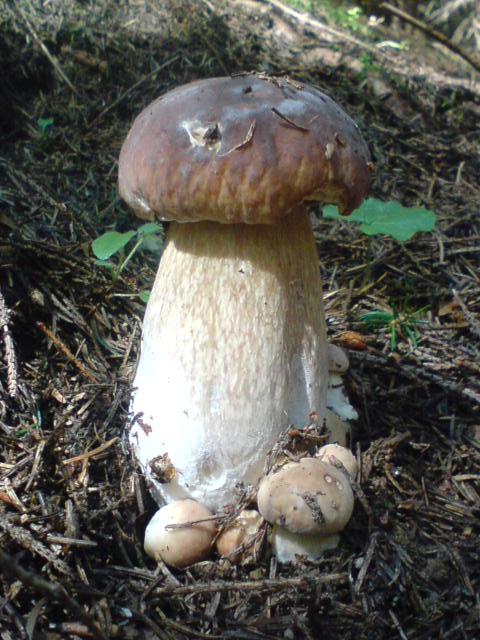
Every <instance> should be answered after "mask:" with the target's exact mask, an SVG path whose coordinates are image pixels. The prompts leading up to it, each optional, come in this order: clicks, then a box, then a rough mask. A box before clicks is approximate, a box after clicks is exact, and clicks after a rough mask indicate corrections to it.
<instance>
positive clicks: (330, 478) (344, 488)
mask: <svg viewBox="0 0 480 640" xmlns="http://www.w3.org/2000/svg"><path fill="white" fill-rule="evenodd" d="M257 502H258V510H259V511H260V513H261V514H262V516H263V517H264V518H265V520H267V522H270V523H271V524H275V525H278V526H279V527H283V528H285V529H287V530H288V531H290V532H292V533H301V534H315V535H316V534H322V535H324V534H328V533H337V532H338V531H341V530H342V529H343V528H344V527H345V526H346V524H347V523H348V521H349V520H350V516H351V515H352V512H353V503H354V498H353V492H352V488H351V486H350V483H349V481H348V479H347V478H346V476H345V475H344V474H343V473H341V471H339V470H338V469H335V468H334V467H331V466H330V465H327V464H324V463H323V462H322V461H320V460H318V459H317V458H303V459H302V460H300V461H299V462H289V463H288V464H286V465H285V466H283V467H282V468H281V469H280V470H279V471H276V472H274V473H271V474H269V475H268V476H266V477H265V478H263V479H262V481H261V483H260V487H259V489H258V496H257Z"/></svg>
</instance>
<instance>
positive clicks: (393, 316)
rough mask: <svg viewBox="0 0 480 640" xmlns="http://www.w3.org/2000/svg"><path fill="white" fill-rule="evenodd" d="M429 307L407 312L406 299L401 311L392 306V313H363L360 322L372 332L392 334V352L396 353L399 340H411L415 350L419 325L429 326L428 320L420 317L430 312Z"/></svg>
mask: <svg viewBox="0 0 480 640" xmlns="http://www.w3.org/2000/svg"><path fill="white" fill-rule="evenodd" d="M428 309H429V305H427V306H425V307H422V308H421V309H417V310H416V311H408V310H407V299H406V298H405V300H404V302H403V305H402V308H401V310H398V309H396V308H395V306H394V305H391V311H387V310H376V311H368V312H367V313H362V314H360V316H359V320H361V321H362V322H363V324H364V325H365V326H366V327H367V328H368V329H369V330H370V331H372V330H374V331H379V332H380V333H386V332H388V331H389V332H390V351H394V350H395V347H396V346H397V339H398V338H403V339H405V338H407V339H408V340H410V342H411V344H412V345H413V348H414V349H416V348H417V346H418V338H419V337H420V332H419V325H421V324H428V320H423V319H421V318H419V316H421V315H423V314H424V313H425V312H426V311H428Z"/></svg>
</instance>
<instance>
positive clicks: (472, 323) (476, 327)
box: [452, 289, 480, 338]
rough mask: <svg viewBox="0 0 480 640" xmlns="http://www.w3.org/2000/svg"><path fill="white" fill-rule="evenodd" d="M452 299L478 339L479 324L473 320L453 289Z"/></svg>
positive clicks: (473, 317) (479, 333) (472, 316)
mask: <svg viewBox="0 0 480 640" xmlns="http://www.w3.org/2000/svg"><path fill="white" fill-rule="evenodd" d="M452 293H453V297H454V298H455V302H456V303H457V304H458V306H459V307H460V309H461V310H462V313H463V315H464V316H465V317H466V319H467V320H468V324H469V326H470V330H471V331H472V333H474V334H475V335H476V336H477V338H480V322H479V321H478V320H477V319H476V318H475V316H474V315H473V313H472V312H471V311H470V309H469V308H468V307H467V305H466V304H465V302H464V301H463V300H462V298H461V297H460V296H459V294H458V292H457V291H456V290H455V289H452Z"/></svg>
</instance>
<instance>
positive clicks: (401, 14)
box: [380, 2, 480, 71]
mask: <svg viewBox="0 0 480 640" xmlns="http://www.w3.org/2000/svg"><path fill="white" fill-rule="evenodd" d="M380 9H383V10H384V11H387V12H388V13H391V14H392V15H394V16H397V18H401V19H402V20H404V21H405V22H408V23H409V24H411V25H413V26H414V27H416V28H417V29H420V31H423V32H424V33H426V34H427V35H428V36H430V37H431V38H433V39H434V40H437V41H438V42H440V43H441V44H443V45H444V46H445V47H447V48H448V49H450V51H453V52H454V53H456V54H457V55H459V56H460V57H461V58H463V59H464V60H466V61H467V62H468V63H469V64H470V65H472V67H473V68H474V69H476V70H477V71H480V61H478V60H476V59H475V58H474V57H473V56H471V55H470V54H469V53H467V52H466V51H463V50H462V49H460V47H457V45H456V44H455V43H453V42H451V41H450V40H449V39H448V38H447V36H444V35H443V33H440V31H437V30H436V29H432V28H431V27H429V26H428V25H426V24H425V23H424V22H422V21H421V20H418V19H417V18H414V17H413V16H411V15H410V14H409V13H406V12H405V11H402V10H401V9H399V8H398V7H394V6H393V5H391V4H390V3H389V2H382V3H381V4H380Z"/></svg>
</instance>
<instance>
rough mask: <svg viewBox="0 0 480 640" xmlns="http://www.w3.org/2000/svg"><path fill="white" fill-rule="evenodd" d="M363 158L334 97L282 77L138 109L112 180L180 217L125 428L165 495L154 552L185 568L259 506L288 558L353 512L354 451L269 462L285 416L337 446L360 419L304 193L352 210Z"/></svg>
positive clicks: (162, 215)
mask: <svg viewBox="0 0 480 640" xmlns="http://www.w3.org/2000/svg"><path fill="white" fill-rule="evenodd" d="M370 166H371V163H370V159H369V153H368V149H367V147H366V144H365V142H364V140H363V138H362V136H361V134H360V132H359V130H358V127H357V126H356V125H355V123H354V122H353V121H352V120H351V119H350V118H349V117H348V116H347V115H346V114H345V113H344V112H343V111H342V110H341V109H340V107H339V106H338V105H337V104H336V103H335V102H334V101H333V100H332V99H331V98H329V97H328V96H327V95H325V94H323V93H322V92H321V91H319V90H317V89H316V88H314V87H311V86H307V85H304V84H301V83H298V82H295V81H292V80H290V79H287V78H271V77H267V76H262V75H253V74H244V75H238V76H235V77H226V78H213V79H209V80H199V81H196V82H192V83H190V84H187V85H184V86H182V87H179V88H177V89H174V90H172V91H170V92H168V93H166V94H165V95H163V96H161V97H160V98H159V99H157V100H156V101H155V102H153V103H152V104H151V105H149V106H148V107H147V108H146V109H144V111H143V112H142V113H141V114H140V115H139V116H138V117H137V119H136V120H135V122H134V124H133V126H132V128H131V130H130V132H129V134H128V136H127V138H126V140H125V142H124V144H123V147H122V150H121V153H120V160H119V191H120V194H121V196H122V197H123V199H124V200H125V201H126V202H127V204H128V205H129V206H130V207H131V208H132V209H133V210H134V211H135V213H136V214H137V215H138V216H139V217H141V218H144V219H147V220H154V219H157V220H165V221H170V226H169V230H168V234H167V239H166V243H165V248H164V252H163V255H162V258H161V261H160V265H159V269H158V273H157V276H156V279H155V283H154V286H153V289H152V292H151V295H150V299H149V302H148V305H147V309H146V313H145V318H144V323H143V331H142V342H141V351H140V357H139V361H138V365H137V370H136V375H135V380H134V392H133V395H132V402H131V412H132V424H131V428H130V432H129V440H130V443H131V445H132V447H133V450H134V453H135V455H136V458H137V459H138V461H139V463H140V465H141V466H142V468H143V470H144V473H145V477H146V479H147V482H148V483H149V487H150V491H151V493H152V495H153V496H154V498H155V499H156V500H157V502H158V504H159V505H165V506H163V507H162V508H161V509H160V510H159V511H158V512H157V514H156V515H155V516H154V517H153V519H152V520H151V522H150V524H149V525H148V527H147V531H146V536H145V549H146V551H147V553H148V554H150V555H152V556H153V557H157V558H162V559H163V560H164V561H165V562H166V563H167V564H171V565H173V566H187V565H188V564H191V563H192V562H195V561H197V560H199V559H202V558H204V557H206V555H208V554H209V553H210V551H211V547H212V541H213V540H214V539H215V538H216V544H217V550H218V551H219V553H220V554H224V553H229V552H230V551H231V550H232V549H233V548H236V547H239V546H240V545H241V544H242V541H243V540H244V539H245V536H247V537H248V536H249V535H251V533H252V532H254V531H255V527H257V528H258V526H260V524H261V522H263V520H262V518H264V519H265V520H266V521H268V522H269V523H271V524H272V525H273V537H272V545H273V550H274V552H275V553H276V554H277V556H278V558H279V560H281V561H290V560H293V559H294V558H295V555H296V554H303V555H307V556H309V557H312V558H314V557H318V555H319V554H320V553H321V552H322V550H323V549H325V548H328V547H329V546H332V545H333V544H335V541H336V537H335V536H336V534H337V532H338V531H340V530H341V529H342V528H343V527H344V526H345V525H346V523H347V521H348V519H349V518H350V515H351V513H352V509H353V493H352V489H351V486H350V481H349V475H350V476H354V475H355V464H354V463H355V460H354V458H353V456H352V454H351V453H350V454H349V453H348V451H347V450H345V449H344V448H343V447H341V448H339V447H338V446H337V445H329V446H330V447H331V446H335V447H336V448H335V449H334V451H333V452H332V450H331V449H328V448H326V449H320V451H319V452H318V455H316V456H311V457H307V458H303V459H300V460H298V461H296V462H288V463H287V464H285V465H284V466H283V467H282V468H280V469H274V470H273V471H272V472H270V473H268V475H266V476H265V477H263V476H264V475H265V473H264V468H265V460H266V458H267V455H268V453H269V451H271V450H272V448H273V447H274V446H275V443H276V442H277V441H278V439H279V437H281V435H282V434H283V433H285V431H286V430H287V429H288V428H289V427H291V426H292V425H294V426H296V427H298V428H301V427H303V426H304V425H307V424H309V423H310V422H311V419H312V418H311V417H312V416H314V422H315V426H316V428H318V430H319V431H322V432H325V433H326V434H328V437H329V441H330V442H332V443H335V442H336V443H338V444H339V445H344V444H345V421H346V420H348V419H352V418H355V417H356V414H355V410H354V409H353V408H352V407H351V405H350V404H349V402H348V400H347V398H346V396H345V394H344V392H343V384H342V378H341V375H342V374H343V373H344V372H345V370H346V369H347V367H348V361H347V358H346V356H345V354H344V353H343V352H342V351H341V350H340V349H338V348H337V347H334V346H333V345H330V346H329V345H328V344H327V339H326V329H325V317H324V310H323V302H322V286H321V280H320V272H319V267H318V255H317V250H316V246H315V240H314V236H313V232H312V228H311V224H310V220H309V216H308V212H307V205H306V203H307V202H308V201H312V200H317V201H320V202H322V203H332V204H336V205H337V206H338V207H339V210H340V212H341V213H344V214H347V213H349V212H351V211H352V210H353V209H354V208H356V207H357V206H358V205H359V204H360V203H361V201H362V200H363V198H364V197H365V195H366V193H367V189H368V182H369V169H370ZM249 486H253V487H258V492H257V505H258V510H259V513H258V512H256V511H254V512H253V513H249V512H243V513H242V514H240V516H239V519H238V520H237V521H236V522H235V523H234V524H232V525H231V526H229V527H228V528H227V529H226V531H224V532H223V533H222V534H221V535H217V526H216V520H215V516H214V515H212V514H214V513H217V512H218V511H219V510H221V509H222V508H224V507H225V506H226V505H228V504H232V503H235V501H236V500H238V497H239V495H240V493H241V492H242V490H245V488H246V487H249ZM165 503H166V504H165ZM182 524H183V525H184V526H181V525H182ZM242 536H243V538H242ZM193 538H194V539H195V544H194V543H193V542H192V540H193ZM197 543H198V545H197ZM232 544H233V545H234V546H233V547H232ZM175 548H180V549H181V552H180V553H178V551H176V550H175ZM225 550H227V551H225Z"/></svg>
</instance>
